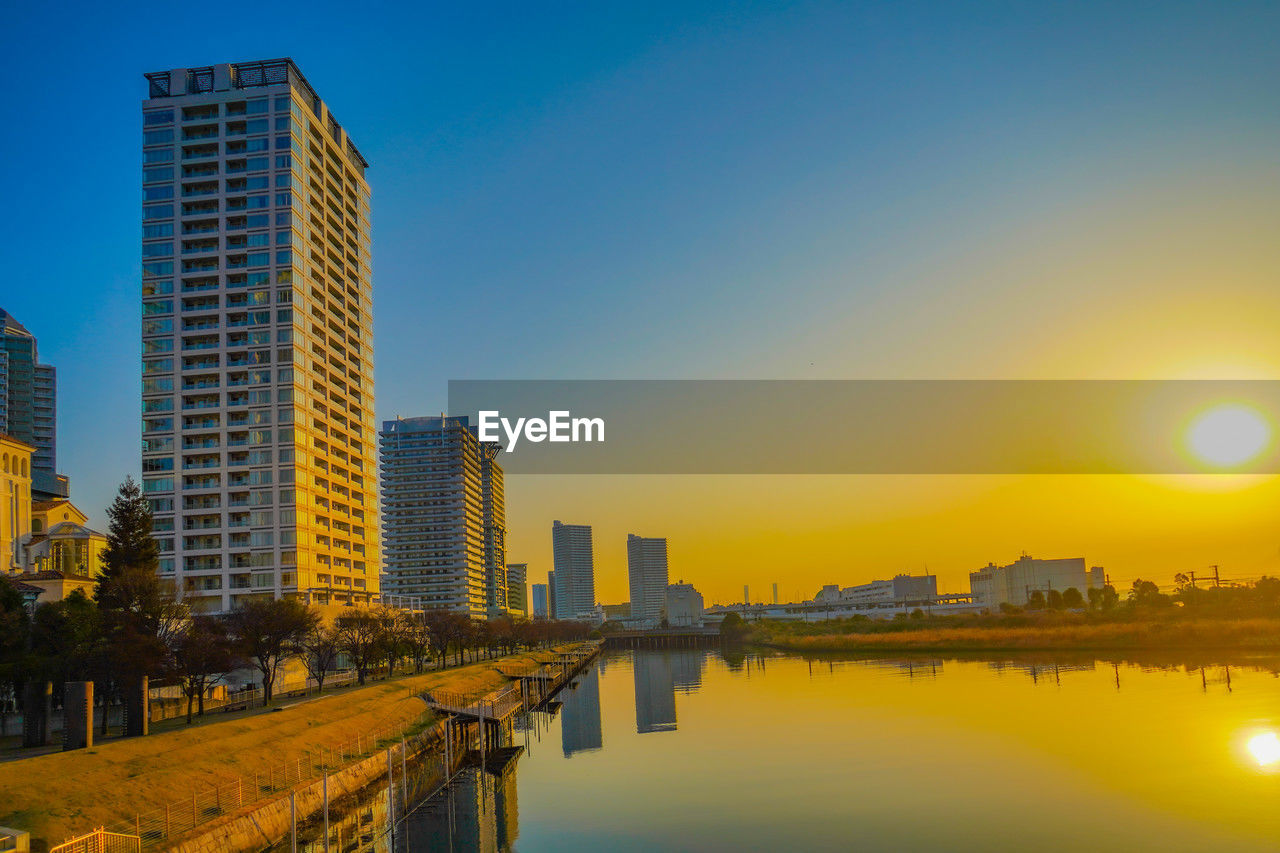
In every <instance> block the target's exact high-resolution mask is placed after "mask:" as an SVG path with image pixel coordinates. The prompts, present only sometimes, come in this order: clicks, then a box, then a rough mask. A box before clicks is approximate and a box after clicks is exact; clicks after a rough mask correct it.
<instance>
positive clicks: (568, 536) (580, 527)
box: [551, 521, 596, 619]
mask: <svg viewBox="0 0 1280 853" xmlns="http://www.w3.org/2000/svg"><path fill="white" fill-rule="evenodd" d="M551 552H552V558H553V560H554V563H555V570H554V571H553V572H552V573H551V574H552V581H551V583H552V584H553V588H552V602H553V607H554V608H555V609H554V611H553V612H552V614H551V615H552V617H553V618H555V619H589V618H591V616H592V614H593V613H594V611H595V606H596V567H595V556H594V553H593V551H592V545H591V525H589V524H561V523H560V522H559V521H556V522H554V523H552V525H551Z"/></svg>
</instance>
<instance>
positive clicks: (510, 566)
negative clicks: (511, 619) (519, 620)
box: [507, 563, 529, 616]
mask: <svg viewBox="0 0 1280 853" xmlns="http://www.w3.org/2000/svg"><path fill="white" fill-rule="evenodd" d="M528 575H529V564H528V563H507V610H508V612H510V613H511V615H513V616H528V615H529V598H528V595H527V592H526V578H527V577H528Z"/></svg>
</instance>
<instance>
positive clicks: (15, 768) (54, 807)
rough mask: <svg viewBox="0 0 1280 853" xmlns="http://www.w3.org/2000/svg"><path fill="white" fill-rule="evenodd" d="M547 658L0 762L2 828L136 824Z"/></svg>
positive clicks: (472, 667) (415, 719)
mask: <svg viewBox="0 0 1280 853" xmlns="http://www.w3.org/2000/svg"><path fill="white" fill-rule="evenodd" d="M551 659H552V658H551V656H549V655H548V654H546V653H542V652H533V653H527V654H519V655H513V656H511V657H507V658H502V659H500V660H495V661H485V662H481V663H476V664H469V665H467V666H464V667H459V668H457V669H447V670H445V671H443V672H432V673H428V674H425V675H420V676H412V677H408V678H402V679H399V680H395V681H389V682H381V683H378V684H373V685H369V686H367V687H364V688H359V689H355V690H349V691H344V692H343V693H342V694H340V695H335V696H327V697H325V696H322V697H320V698H315V699H310V700H303V701H300V702H298V703H296V704H293V705H289V706H287V707H284V709H283V710H280V711H267V712H264V713H260V714H256V715H254V716H250V717H240V718H237V719H232V720H228V721H226V722H219V723H213V724H207V725H203V726H199V727H195V728H190V729H179V730H177V731H170V732H165V733H164V734H157V735H152V736H150V737H145V738H130V739H122V740H117V741H111V742H108V743H104V744H102V745H101V746H97V747H94V748H93V749H90V750H78V751H75V752H61V753H53V754H48V755H40V756H35V757H31V758H24V759H19V760H17V761H10V762H6V763H3V764H0V826H13V827H18V828H21V829H25V830H27V831H29V832H30V833H31V835H32V837H33V839H35V838H38V839H44V840H45V841H47V842H49V843H51V844H57V843H60V842H61V841H62V840H63V839H64V838H66V837H67V836H69V835H71V834H72V833H75V832H83V831H87V830H89V829H92V828H93V827H95V826H99V825H103V824H112V823H117V822H122V821H128V820H132V819H133V815H134V814H136V813H138V812H147V811H150V810H152V809H155V808H158V807H163V806H164V804H165V803H167V802H175V801H182V800H184V799H190V797H191V796H192V795H193V794H196V793H198V792H201V791H207V790H209V789H210V788H212V787H214V786H216V785H220V784H224V783H230V782H233V781H234V780H235V779H236V778H237V777H240V776H245V775H248V776H252V775H253V774H254V773H258V772H265V771H266V770H268V769H269V768H271V767H275V766H279V765H280V764H282V763H284V762H287V761H290V760H295V759H297V758H298V757H299V756H305V755H306V753H307V750H311V751H312V752H316V751H318V750H319V749H320V747H324V748H326V749H334V748H337V747H340V746H341V745H343V744H346V743H347V742H349V741H351V740H354V739H355V737H356V735H357V734H365V733H368V732H373V731H380V730H385V729H388V728H396V727H403V728H405V729H408V730H413V729H415V728H420V727H421V726H422V725H423V724H425V723H428V722H430V717H431V715H430V714H427V713H425V705H424V703H423V702H422V700H421V699H419V698H418V694H419V693H422V692H423V691H424V690H429V689H431V688H437V689H442V690H451V691H457V692H462V693H472V692H485V691H488V690H492V689H494V688H496V687H499V686H501V685H502V684H504V683H506V679H505V678H504V677H503V675H502V674H501V673H500V672H499V671H498V665H499V664H501V665H502V668H504V669H505V668H509V667H511V666H514V665H520V664H523V663H533V662H538V663H542V662H548V661H549V660H551ZM287 702H288V700H284V701H283V702H282V703H281V705H282V706H283V705H286V704H287Z"/></svg>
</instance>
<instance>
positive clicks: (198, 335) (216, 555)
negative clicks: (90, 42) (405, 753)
mask: <svg viewBox="0 0 1280 853" xmlns="http://www.w3.org/2000/svg"><path fill="white" fill-rule="evenodd" d="M145 76H146V78H147V82H148V88H149V92H148V98H147V100H145V101H143V103H142V161H143V167H142V196H143V206H142V445H143V446H142V472H143V474H142V488H143V491H144V492H145V493H146V496H147V497H148V498H149V499H150V501H151V509H152V512H153V515H154V518H155V528H154V529H155V531H156V535H157V539H159V541H160V546H161V555H160V572H161V574H162V575H165V576H169V577H172V578H173V579H174V580H175V582H176V585H177V591H178V595H179V597H181V598H183V599H186V600H187V601H188V602H189V603H190V604H191V605H192V606H193V608H195V609H198V610H221V611H226V610H230V609H233V608H234V607H236V606H237V605H238V603H239V602H242V601H244V600H246V599H250V598H258V597H263V596H266V597H275V598H281V597H290V596H297V597H299V598H303V599H305V600H308V601H311V602H314V603H317V604H326V603H337V604H346V603H355V602H367V601H370V600H371V599H372V598H373V597H374V596H376V595H377V593H378V569H379V566H380V565H381V559H380V556H379V554H378V504H377V500H378V498H377V489H376V486H377V479H376V470H377V450H376V448H377V427H376V425H375V423H374V420H373V316H372V314H371V311H372V299H373V291H372V287H373V285H372V273H371V267H370V264H371V259H370V235H369V185H368V183H367V182H366V181H365V169H366V168H367V166H368V164H367V163H366V162H365V160H364V158H363V157H362V156H360V152H359V151H358V150H356V147H355V145H354V144H353V143H352V141H351V139H350V137H349V136H348V135H347V133H346V132H345V131H344V130H343V129H342V127H341V126H340V125H339V124H338V122H337V121H336V120H335V119H334V116H333V113H332V112H330V110H329V108H328V106H327V105H326V104H325V103H324V102H323V101H321V100H320V98H319V97H317V95H316V93H315V91H314V90H313V89H312V88H311V86H310V85H309V84H308V83H307V81H306V79H305V78H304V77H303V76H302V72H301V71H299V70H298V67H297V66H296V65H294V64H293V62H292V61H290V60H288V59H274V60H267V61H264V62H240V63H234V64H230V65H228V64H222V65H213V66H208V67H200V68H177V69H174V70H171V71H159V72H155V73H152V74H147V75H145Z"/></svg>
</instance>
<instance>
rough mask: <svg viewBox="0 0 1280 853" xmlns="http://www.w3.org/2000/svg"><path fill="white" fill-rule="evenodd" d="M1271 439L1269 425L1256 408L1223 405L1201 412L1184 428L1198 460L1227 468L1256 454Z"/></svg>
mask: <svg viewBox="0 0 1280 853" xmlns="http://www.w3.org/2000/svg"><path fill="white" fill-rule="evenodd" d="M1270 442H1271V427H1270V426H1269V425H1268V424H1267V421H1266V419H1265V418H1264V417H1263V416H1262V415H1261V414H1260V413H1259V412H1258V411H1257V410H1256V409H1253V408H1250V407H1249V406H1245V405H1240V404H1235V403H1232V404H1223V405H1220V406H1214V407H1213V408H1212V409H1209V410H1208V411H1206V412H1204V413H1203V414H1201V415H1200V416H1199V417H1197V418H1196V419H1195V420H1194V421H1192V422H1191V426H1190V427H1189V428H1188V429H1187V445H1188V446H1189V447H1190V449H1191V452H1192V453H1194V454H1195V455H1196V457H1198V458H1199V459H1200V460H1202V461H1204V462H1207V463H1208V464H1210V465H1216V466H1219V467H1224V468H1229V467H1234V466H1237V465H1242V464H1244V463H1245V462H1248V461H1250V460H1251V459H1254V458H1255V457H1257V456H1258V454H1260V453H1261V452H1262V451H1263V450H1265V449H1266V447H1267V445H1268V444H1269V443H1270Z"/></svg>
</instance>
